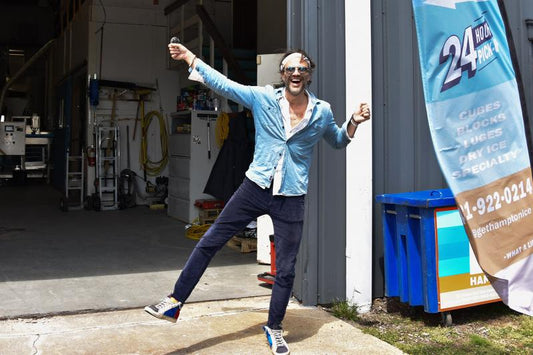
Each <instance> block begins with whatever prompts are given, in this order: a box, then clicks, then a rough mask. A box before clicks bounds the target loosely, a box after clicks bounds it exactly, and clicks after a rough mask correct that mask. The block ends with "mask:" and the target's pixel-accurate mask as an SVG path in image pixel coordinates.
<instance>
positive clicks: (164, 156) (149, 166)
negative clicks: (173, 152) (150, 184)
mask: <svg viewBox="0 0 533 355" xmlns="http://www.w3.org/2000/svg"><path fill="white" fill-rule="evenodd" d="M154 117H157V118H158V119H159V139H160V143H161V159H160V160H158V161H152V160H150V159H149V158H148V139H147V134H148V128H149V127H150V123H152V119H153V118H154ZM141 129H142V137H141V154H140V155H139V160H140V163H141V166H142V167H143V169H144V171H145V172H146V174H147V175H150V176H157V175H159V174H160V173H161V172H162V171H163V169H164V168H165V167H166V166H167V163H168V133H167V128H166V124H165V119H164V118H163V115H162V114H161V113H160V112H158V111H150V112H148V113H147V114H146V115H145V116H144V117H143V118H142V120H141Z"/></svg>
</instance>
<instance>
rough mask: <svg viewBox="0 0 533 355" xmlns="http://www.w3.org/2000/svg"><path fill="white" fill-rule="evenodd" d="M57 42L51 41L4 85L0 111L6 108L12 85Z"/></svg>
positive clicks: (0, 95)
mask: <svg viewBox="0 0 533 355" xmlns="http://www.w3.org/2000/svg"><path fill="white" fill-rule="evenodd" d="M54 42H55V39H51V40H50V41H48V42H47V43H46V44H45V45H44V46H42V47H41V48H40V49H39V50H38V51H37V52H36V53H35V54H34V55H33V56H32V57H31V58H30V60H28V61H27V62H26V63H24V65H23V66H22V68H20V69H19V71H18V72H17V73H16V74H15V75H13V76H12V77H11V78H10V79H9V81H8V82H7V83H6V84H5V85H4V88H3V89H2V94H0V111H1V110H2V107H4V98H5V96H6V93H7V89H9V87H10V86H11V85H13V83H14V82H15V81H16V80H17V79H18V78H19V77H20V76H21V75H22V74H23V73H24V72H25V71H26V70H27V69H28V68H29V67H31V66H32V65H33V63H35V61H37V59H39V58H40V57H41V56H42V55H43V54H45V53H46V52H48V50H49V49H50V48H51V47H52V45H53V44H54Z"/></svg>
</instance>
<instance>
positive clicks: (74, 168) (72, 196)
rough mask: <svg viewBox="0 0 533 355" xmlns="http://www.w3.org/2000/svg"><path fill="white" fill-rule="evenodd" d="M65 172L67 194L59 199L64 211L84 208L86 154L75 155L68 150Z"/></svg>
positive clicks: (60, 206)
mask: <svg viewBox="0 0 533 355" xmlns="http://www.w3.org/2000/svg"><path fill="white" fill-rule="evenodd" d="M65 170H66V174H65V194H64V196H63V197H61V199H60V201H59V208H60V209H61V210H62V211H65V212H66V211H69V210H80V209H82V208H83V188H84V186H85V184H84V182H85V155H84V154H83V151H82V152H81V155H77V156H73V155H70V152H69V151H67V154H66V167H65Z"/></svg>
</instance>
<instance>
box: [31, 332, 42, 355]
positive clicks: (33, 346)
mask: <svg viewBox="0 0 533 355" xmlns="http://www.w3.org/2000/svg"><path fill="white" fill-rule="evenodd" d="M35 336H36V338H35V340H34V341H33V344H31V347H32V348H33V350H34V352H33V354H32V355H37V354H38V353H39V350H38V349H37V345H36V344H37V341H38V340H39V338H40V337H41V334H35Z"/></svg>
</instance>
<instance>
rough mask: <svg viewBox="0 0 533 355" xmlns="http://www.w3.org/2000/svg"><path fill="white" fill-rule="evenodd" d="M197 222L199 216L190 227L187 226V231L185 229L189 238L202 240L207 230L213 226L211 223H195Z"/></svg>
mask: <svg viewBox="0 0 533 355" xmlns="http://www.w3.org/2000/svg"><path fill="white" fill-rule="evenodd" d="M195 222H198V218H196V219H195V220H194V222H193V224H191V226H190V227H189V228H187V231H185V236H186V237H187V238H189V239H193V240H200V238H202V237H203V236H204V234H205V232H207V230H208V229H209V227H211V224H194V223H195Z"/></svg>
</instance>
